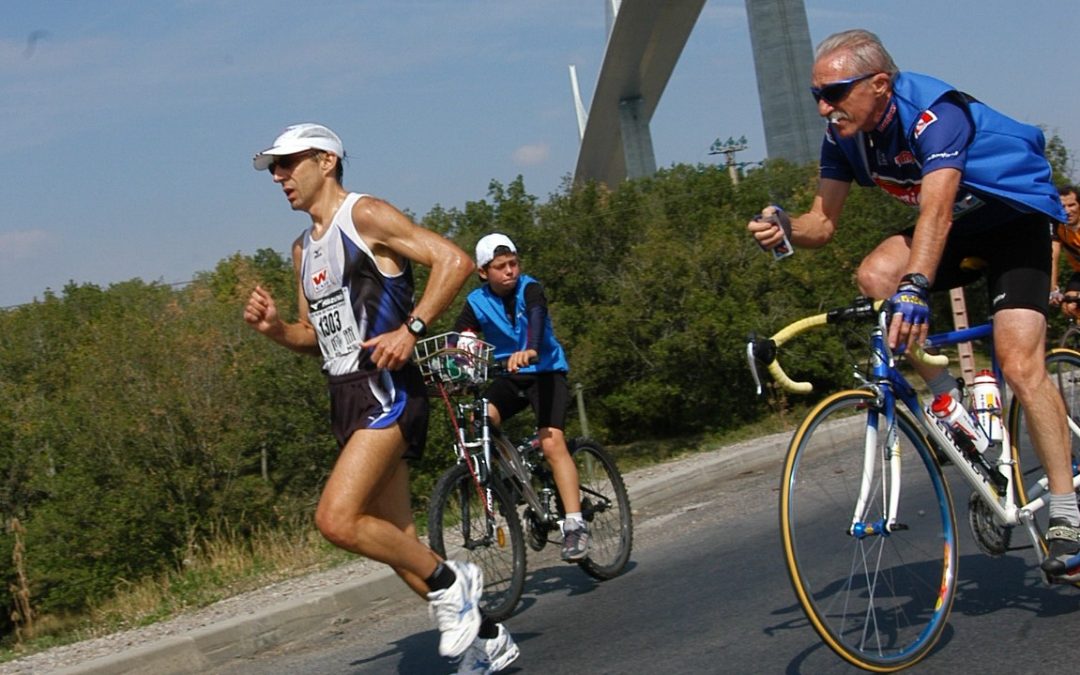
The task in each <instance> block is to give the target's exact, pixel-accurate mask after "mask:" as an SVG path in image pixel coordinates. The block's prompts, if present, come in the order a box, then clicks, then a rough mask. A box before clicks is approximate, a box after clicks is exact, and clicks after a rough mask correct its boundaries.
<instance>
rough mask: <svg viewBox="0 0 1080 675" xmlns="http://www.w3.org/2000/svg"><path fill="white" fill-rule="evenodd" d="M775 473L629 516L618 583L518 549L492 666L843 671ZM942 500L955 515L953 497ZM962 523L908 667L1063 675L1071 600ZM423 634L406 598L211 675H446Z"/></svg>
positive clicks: (710, 487)
mask: <svg viewBox="0 0 1080 675" xmlns="http://www.w3.org/2000/svg"><path fill="white" fill-rule="evenodd" d="M777 475H778V473H777V470H776V469H775V467H762V468H760V469H757V470H755V471H751V472H748V473H742V474H735V475H729V476H727V477H724V478H722V479H719V480H715V481H712V482H710V483H709V484H707V485H703V486H701V487H700V489H696V490H694V491H693V492H691V493H684V494H678V493H674V494H672V495H671V496H669V497H667V498H665V499H662V500H659V501H657V502H656V503H653V504H651V505H650V506H649V507H648V508H647V509H643V510H641V511H640V512H639V513H638V514H637V522H636V535H637V540H636V543H635V553H634V556H633V562H632V567H631V569H630V570H629V571H628V572H627V573H626V574H625V575H624V576H622V577H620V578H618V579H614V580H611V581H607V582H604V583H597V582H594V581H592V580H591V579H590V578H588V577H587V576H585V575H584V574H583V573H582V572H581V571H580V570H578V569H577V568H576V567H574V566H567V565H564V564H562V563H560V562H558V561H557V560H556V559H555V558H554V556H553V555H548V553H547V552H544V554H541V555H539V556H537V555H535V554H534V556H533V559H531V560H530V572H531V574H530V577H529V579H528V583H527V588H526V596H525V602H524V603H523V605H522V607H521V608H520V610H519V611H518V612H517V613H516V614H515V615H514V616H513V617H512V618H511V619H510V620H509V621H508V622H507V626H508V627H509V628H510V630H511V631H512V633H513V634H514V636H515V637H516V639H517V641H518V644H519V645H520V647H521V651H522V655H521V657H520V658H519V659H518V661H517V662H516V663H514V664H513V666H511V668H509V669H508V670H507V671H506V672H511V673H513V672H519V673H524V672H534V673H582V672H588V673H661V672H663V673H684V672H685V673H814V674H817V673H847V672H855V670H854V669H853V668H851V667H849V666H847V665H846V664H845V663H843V662H842V661H840V659H839V658H838V657H836V656H834V655H833V654H832V652H830V651H829V650H828V649H827V648H825V647H824V646H823V645H822V644H821V642H820V641H819V640H818V638H817V636H816V634H815V633H814V632H813V630H812V629H811V628H810V627H809V625H808V624H807V622H806V620H805V618H804V617H803V614H802V611H801V609H800V608H799V606H798V605H797V603H796V602H795V600H794V596H793V594H792V592H791V589H790V586H789V584H788V580H787V576H786V573H785V571H784V569H783V563H782V555H781V553H780V548H779V542H778V537H777V533H776V523H777V516H776V506H777V482H778V481H777V478H776V477H777ZM951 482H952V484H953V485H954V487H955V488H958V487H959V484H958V479H955V478H954V479H953V480H952V481H951ZM958 501H959V502H960V504H961V507H960V508H961V509H963V508H964V506H963V504H965V503H966V499H964V500H962V501H961V500H960V499H959V495H958ZM962 515H963V512H962V513H961V514H958V519H957V520H958V521H959V522H958V524H959V525H960V529H961V532H962V539H961V549H960V551H961V562H960V577H961V583H960V587H959V592H958V595H957V599H956V602H955V605H954V610H953V615H952V618H951V620H950V624H949V627H948V628H947V629H946V633H945V635H944V637H943V638H942V641H941V643H940V644H939V645H938V647H937V649H936V650H935V652H934V653H933V654H931V656H930V657H929V658H928V659H927V660H926V661H924V662H923V663H921V664H919V665H918V666H916V667H915V668H913V669H912V672H923V673H936V672H946V671H951V672H988V673H997V672H1008V673H1029V672H1030V673H1043V672H1048V671H1049V672H1055V671H1056V672H1072V671H1073V670H1075V663H1076V660H1077V656H1076V655H1075V653H1074V652H1075V650H1074V649H1073V648H1072V647H1071V645H1072V642H1073V640H1072V637H1071V636H1073V635H1075V634H1076V632H1077V630H1078V629H1080V612H1078V609H1080V592H1078V591H1077V590H1076V589H1073V588H1071V587H1068V588H1063V587H1054V588H1048V587H1045V586H1043V585H1042V584H1041V582H1040V581H1039V577H1038V575H1037V574H1036V573H1035V569H1034V565H1033V558H1031V557H1030V556H1029V555H1026V554H1025V553H1024V552H1017V553H1015V554H1010V555H1007V556H1004V557H1002V558H996V559H992V558H988V557H986V556H984V555H983V554H981V553H979V552H978V551H977V550H976V549H975V546H974V544H973V543H972V542H971V540H970V537H969V535H968V534H967V533H966V521H965V520H962V519H961V516H962ZM965 517H966V516H965ZM437 640H438V636H437V634H436V632H435V630H434V629H433V628H432V626H431V623H430V621H429V619H428V617H427V614H426V610H425V608H424V606H423V605H422V603H420V602H419V601H413V600H407V599H402V600H400V601H397V602H393V603H389V604H387V605H386V606H383V607H382V608H380V609H379V610H378V611H375V612H372V613H371V614H370V615H368V616H365V617H361V618H358V619H355V620H352V621H349V622H347V623H342V624H339V625H336V626H333V627H332V628H330V629H328V630H324V631H321V632H319V633H317V634H315V635H313V636H309V637H308V638H306V639H304V640H302V641H298V642H293V643H289V644H287V645H284V646H282V647H279V648H277V649H274V650H271V651H268V652H265V653H262V654H260V655H258V656H257V657H254V658H248V659H238V660H234V661H232V662H230V663H228V664H226V665H224V666H221V667H219V668H218V669H216V670H214V671H213V672H215V673H220V674H221V675H225V674H228V675H254V674H255V673H259V674H265V673H281V674H286V673H287V674H289V675H307V674H314V673H326V674H333V673H342V674H345V673H349V674H353V673H444V672H453V665H452V664H451V663H450V662H449V661H447V660H445V659H442V658H440V657H439V656H438V655H437V653H436V645H437Z"/></svg>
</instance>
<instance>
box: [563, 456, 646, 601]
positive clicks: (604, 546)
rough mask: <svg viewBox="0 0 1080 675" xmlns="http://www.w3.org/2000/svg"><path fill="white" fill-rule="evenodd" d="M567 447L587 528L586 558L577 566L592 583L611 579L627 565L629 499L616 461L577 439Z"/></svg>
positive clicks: (630, 530) (631, 525)
mask: <svg viewBox="0 0 1080 675" xmlns="http://www.w3.org/2000/svg"><path fill="white" fill-rule="evenodd" d="M570 446H571V447H570V454H571V456H573V458H574V463H575V464H576V465H577V471H578V482H579V484H580V485H581V515H582V516H583V517H584V518H585V522H586V523H588V525H589V554H588V557H586V558H585V559H584V560H582V561H581V562H579V563H578V565H580V566H581V569H583V570H585V573H586V574H588V575H589V576H591V577H593V578H594V579H601V580H603V579H611V578H613V577H617V576H619V575H620V574H622V573H623V570H625V569H626V565H627V563H629V562H630V549H631V547H632V546H633V543H634V523H633V518H632V516H631V514H630V495H629V494H627V492H626V485H625V484H624V483H623V479H622V474H620V473H619V469H618V467H616V466H615V460H614V459H613V458H612V457H611V455H609V454H608V452H607V451H606V450H604V449H603V448H602V447H601V446H600V444H599V443H597V442H596V441H593V440H589V439H580V438H579V439H574V440H573V441H572V442H571V443H570Z"/></svg>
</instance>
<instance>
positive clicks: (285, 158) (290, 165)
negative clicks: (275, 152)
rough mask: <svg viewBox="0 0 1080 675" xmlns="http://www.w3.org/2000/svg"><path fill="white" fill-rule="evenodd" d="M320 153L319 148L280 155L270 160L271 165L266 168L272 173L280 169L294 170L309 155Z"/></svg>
mask: <svg viewBox="0 0 1080 675" xmlns="http://www.w3.org/2000/svg"><path fill="white" fill-rule="evenodd" d="M317 154H319V151H318V150H304V151H303V152H294V153H293V154H291V155H279V156H278V157H275V158H274V161H272V162H270V165H269V166H267V167H266V168H267V169H269V170H270V173H274V172H275V171H277V170H278V169H281V170H282V171H292V170H293V169H295V168H296V165H297V164H299V163H300V162H302V161H304V160H305V159H307V158H308V157H314V156H315V155H317Z"/></svg>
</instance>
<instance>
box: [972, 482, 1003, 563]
mask: <svg viewBox="0 0 1080 675" xmlns="http://www.w3.org/2000/svg"><path fill="white" fill-rule="evenodd" d="M968 525H969V526H970V527H971V536H972V537H973V538H974V539H975V543H976V544H977V545H978V546H979V548H980V549H981V550H982V552H983V553H985V554H987V555H990V556H994V557H997V556H1000V555H1005V552H1006V551H1008V550H1009V543H1010V541H1011V540H1012V528H1010V527H1006V526H1004V525H1002V524H1000V523H998V521H997V518H996V517H995V516H994V512H993V511H992V510H991V509H990V507H989V506H987V505H986V502H984V501H983V500H982V499H981V498H980V497H979V495H978V493H975V492H972V493H971V497H970V498H968Z"/></svg>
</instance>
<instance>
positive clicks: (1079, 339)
mask: <svg viewBox="0 0 1080 675" xmlns="http://www.w3.org/2000/svg"><path fill="white" fill-rule="evenodd" d="M1058 347H1060V348H1062V349H1072V350H1073V351H1076V350H1078V349H1080V324H1078V323H1076V322H1075V321H1069V327H1068V328H1066V329H1065V332H1064V333H1062V335H1061V341H1060V342H1059V343H1058Z"/></svg>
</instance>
